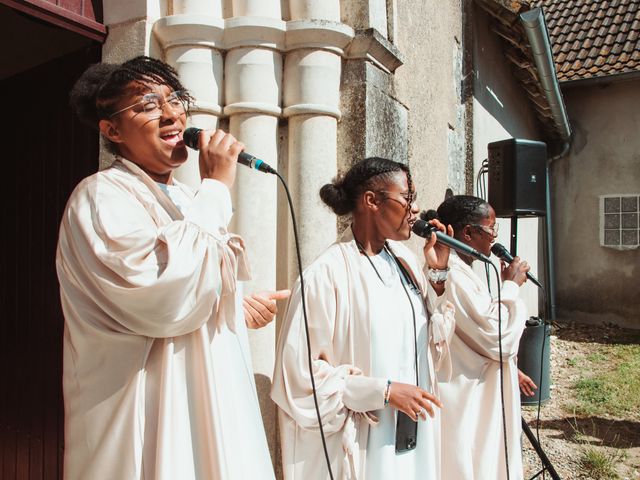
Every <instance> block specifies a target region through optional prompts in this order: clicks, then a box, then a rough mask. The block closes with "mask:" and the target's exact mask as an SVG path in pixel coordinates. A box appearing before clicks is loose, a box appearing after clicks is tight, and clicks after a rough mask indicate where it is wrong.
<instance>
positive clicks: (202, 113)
mask: <svg viewBox="0 0 640 480" xmlns="http://www.w3.org/2000/svg"><path fill="white" fill-rule="evenodd" d="M173 12H174V13H175V15H171V16H168V17H163V18H161V19H160V20H158V21H157V22H156V23H155V24H154V26H153V32H154V34H155V36H156V38H157V39H158V41H159V43H160V45H161V47H162V48H163V50H164V56H165V61H166V62H167V63H169V64H170V65H172V66H173V67H174V68H175V69H176V70H177V71H178V74H179V76H180V80H181V81H182V83H183V85H184V86H185V87H186V88H187V89H188V90H189V91H190V92H191V93H192V94H193V96H194V97H195V98H196V103H195V105H194V106H193V107H192V110H191V115H190V118H189V121H188V123H189V125H190V126H194V127H198V128H203V129H215V128H216V127H217V125H218V118H219V117H220V116H221V115H222V107H221V103H222V91H223V90H222V79H223V53H222V48H223V45H222V40H223V34H224V20H223V19H222V13H221V12H222V7H221V0H175V1H174V2H173ZM175 175H176V178H177V179H178V180H180V181H182V182H184V183H186V184H188V185H191V186H192V187H196V186H198V185H199V184H200V170H199V167H198V153H197V152H196V151H190V152H189V159H188V160H187V162H186V163H185V165H183V166H182V167H180V168H179V169H177V170H176V172H175Z"/></svg>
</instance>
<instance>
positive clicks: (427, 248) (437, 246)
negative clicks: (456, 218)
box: [423, 219, 453, 270]
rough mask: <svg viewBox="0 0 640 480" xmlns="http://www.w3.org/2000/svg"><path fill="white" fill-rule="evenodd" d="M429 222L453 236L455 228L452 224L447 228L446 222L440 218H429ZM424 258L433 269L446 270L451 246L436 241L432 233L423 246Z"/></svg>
mask: <svg viewBox="0 0 640 480" xmlns="http://www.w3.org/2000/svg"><path fill="white" fill-rule="evenodd" d="M429 224H431V225H433V226H434V227H437V228H438V230H439V231H441V232H442V233H446V234H447V235H449V236H450V237H453V228H452V227H451V225H449V226H448V227H446V228H445V226H444V224H443V223H442V222H441V221H440V220H436V219H434V220H429ZM423 252H424V259H425V260H426V262H427V265H428V266H429V268H431V269H435V270H446V268H447V266H448V265H449V247H447V246H446V245H444V244H442V243H439V242H436V236H435V234H433V235H431V237H429V238H428V239H427V241H426V242H425V244H424V248H423Z"/></svg>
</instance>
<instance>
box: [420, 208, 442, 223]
mask: <svg viewBox="0 0 640 480" xmlns="http://www.w3.org/2000/svg"><path fill="white" fill-rule="evenodd" d="M434 219H438V220H440V218H439V217H438V212H436V211H435V210H423V211H421V212H420V220H424V221H425V222H428V221H429V220H434Z"/></svg>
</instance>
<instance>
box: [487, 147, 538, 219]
mask: <svg viewBox="0 0 640 480" xmlns="http://www.w3.org/2000/svg"><path fill="white" fill-rule="evenodd" d="M488 150H489V156H488V159H489V203H490V204H491V206H492V207H493V209H494V210H495V211H496V216H497V217H539V216H544V215H545V214H546V208H545V207H546V195H547V188H546V179H545V173H546V163H547V144H546V143H544V142H536V141H533V140H524V139H521V138H510V139H508V140H501V141H499V142H492V143H490V144H489V145H488Z"/></svg>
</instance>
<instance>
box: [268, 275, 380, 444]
mask: <svg viewBox="0 0 640 480" xmlns="http://www.w3.org/2000/svg"><path fill="white" fill-rule="evenodd" d="M330 275H331V272H330V271H328V270H324V269H322V270H320V271H318V270H316V271H313V272H309V271H307V272H305V293H306V295H305V299H306V305H307V317H308V321H309V336H310V341H311V354H312V365H313V377H314V379H315V385H316V390H317V397H318V403H319V405H318V406H319V410H320V416H321V419H322V424H323V428H324V431H325V432H326V433H334V432H337V431H339V430H340V429H342V427H343V425H344V423H345V421H346V420H347V416H348V413H349V411H355V412H367V411H370V410H375V409H378V408H382V406H383V405H384V389H385V386H386V380H385V379H381V378H372V377H365V376H363V375H362V372H361V371H360V370H359V369H358V368H357V367H355V366H354V365H345V364H338V362H337V361H336V352H335V351H334V342H335V337H334V336H338V337H341V336H342V335H343V334H344V333H345V329H348V328H349V325H348V315H347V312H346V309H347V308H348V306H347V305H346V302H345V301H344V298H343V299H340V292H338V291H337V288H336V287H335V286H334V285H333V283H332V282H331V280H330ZM271 396H272V398H273V400H274V401H275V402H276V403H277V404H278V406H279V407H280V408H281V409H282V410H283V411H284V412H285V413H286V414H287V415H289V416H290V417H291V418H293V419H294V420H295V422H296V423H297V424H298V425H300V426H301V427H303V428H305V429H311V430H315V429H317V428H318V419H317V415H316V411H315V404H314V399H313V391H312V387H311V376H310V374H309V366H308V357H307V343H306V333H305V327H304V317H303V311H302V296H301V291H300V282H299V280H298V282H297V283H296V285H295V286H294V288H293V291H292V294H291V299H290V301H289V306H288V308H287V313H286V316H285V320H284V323H283V326H282V330H281V332H280V338H279V341H278V347H277V353H276V365H275V371H274V378H273V387H272V391H271Z"/></svg>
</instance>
